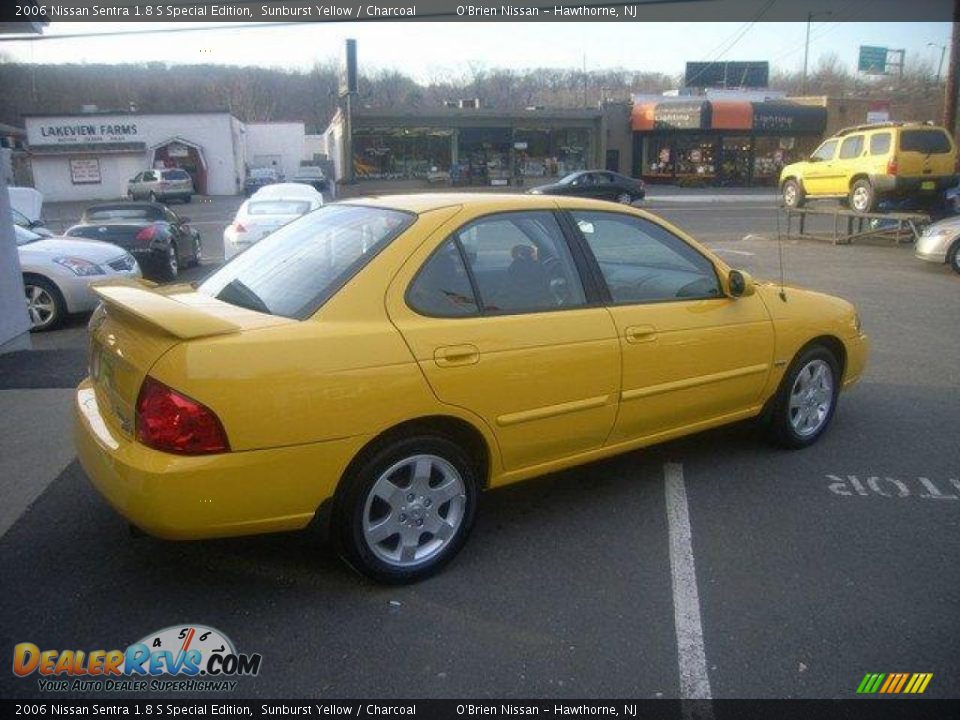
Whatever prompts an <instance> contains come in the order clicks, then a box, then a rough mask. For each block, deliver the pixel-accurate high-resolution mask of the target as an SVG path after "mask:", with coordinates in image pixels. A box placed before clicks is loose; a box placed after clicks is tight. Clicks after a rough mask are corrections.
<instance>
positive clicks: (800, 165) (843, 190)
mask: <svg viewBox="0 0 960 720" xmlns="http://www.w3.org/2000/svg"><path fill="white" fill-rule="evenodd" d="M958 176H960V167H958V164H957V148H956V145H955V144H954V142H953V138H952V137H950V133H948V132H947V131H946V130H944V129H943V128H941V127H937V126H935V125H928V124H925V123H876V124H872V125H857V126H856V127H851V128H846V129H845V130H841V131H840V132H838V133H837V134H836V135H834V136H833V137H831V138H829V139H827V140H825V141H824V142H823V143H822V144H821V145H820V147H818V148H817V149H816V150H815V151H814V153H813V154H812V155H811V156H810V159H809V160H804V161H802V162H796V163H792V164H791V165H787V166H786V167H784V168H783V170H782V171H781V172H780V190H781V193H782V194H783V204H784V205H785V206H786V207H788V208H799V207H803V205H804V203H805V202H806V201H807V200H810V199H818V198H839V199H841V200H843V201H846V202H848V203H849V205H850V207H851V209H853V210H854V211H856V212H860V213H868V212H873V211H874V210H875V209H876V207H877V204H878V203H879V202H880V201H881V200H882V199H889V198H904V197H911V196H912V197H916V198H918V199H920V200H922V201H923V202H924V203H925V204H928V205H932V204H942V203H943V202H944V201H945V198H944V193H945V191H947V190H948V189H949V188H951V187H953V186H955V185H956V184H957V180H958Z"/></svg>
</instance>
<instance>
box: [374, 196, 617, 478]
mask: <svg viewBox="0 0 960 720" xmlns="http://www.w3.org/2000/svg"><path fill="white" fill-rule="evenodd" d="M578 251H579V248H578ZM579 257H580V259H579V260H577V259H575V256H574V254H573V253H572V252H571V249H570V247H569V246H568V242H567V238H566V237H565V236H564V233H563V231H562V230H561V224H560V222H559V220H558V218H557V216H556V214H555V212H554V210H550V209H544V210H537V211H523V212H504V213H497V214H493V215H487V216H483V217H460V218H455V219H454V221H452V222H451V223H450V224H448V225H447V226H446V227H445V228H444V229H443V231H442V235H441V237H438V238H436V239H435V240H433V241H428V242H426V243H424V245H423V246H421V248H420V249H419V250H418V251H417V252H416V253H415V254H414V255H413V256H412V257H411V259H410V260H409V261H408V263H407V264H406V265H405V266H404V268H403V269H402V270H401V271H400V273H398V275H397V277H396V279H395V280H394V282H393V284H392V285H391V288H390V290H389V292H388V297H387V309H388V312H389V313H390V317H391V319H392V320H393V322H394V323H395V325H396V326H397V328H398V329H399V330H400V332H401V333H402V334H403V337H404V338H405V339H406V341H407V344H408V345H409V347H410V349H411V351H412V352H413V354H414V356H415V357H416V360H417V362H418V363H419V365H420V367H421V369H422V370H423V373H424V376H425V377H426V379H427V381H428V382H429V384H430V387H431V388H432V389H433V392H434V393H435V394H436V396H437V398H438V399H439V400H440V401H441V402H443V403H447V404H450V405H456V406H459V407H461V408H466V409H467V410H469V411H471V412H472V413H474V414H475V415H477V416H479V417H480V418H482V420H483V422H484V423H486V425H487V426H488V427H489V428H490V430H491V431H492V432H493V434H494V435H495V437H496V439H497V443H498V446H499V449H500V454H501V457H502V460H503V464H504V467H505V469H506V470H507V472H508V473H509V472H510V471H512V470H519V469H522V468H527V467H531V466H536V465H541V464H544V463H548V462H551V461H553V460H557V459H560V458H564V457H568V456H571V455H576V454H579V453H583V452H587V451H590V450H593V449H597V448H600V447H601V446H602V445H603V442H604V440H605V439H606V437H607V435H608V434H609V432H610V430H611V429H612V427H613V423H614V420H615V418H616V413H617V403H618V397H619V392H620V349H619V343H618V340H617V333H616V328H615V327H614V325H613V321H612V319H611V317H610V314H609V313H608V312H607V311H606V309H605V308H604V307H602V306H601V305H600V304H599V303H598V298H597V296H596V288H595V287H593V286H591V285H589V284H584V282H583V280H582V276H581V267H580V266H581V265H582V264H583V257H582V255H580V256H579Z"/></svg>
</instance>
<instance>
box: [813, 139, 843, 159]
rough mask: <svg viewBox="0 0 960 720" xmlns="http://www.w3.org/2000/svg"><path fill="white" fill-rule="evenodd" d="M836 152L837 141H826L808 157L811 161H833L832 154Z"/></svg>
mask: <svg viewBox="0 0 960 720" xmlns="http://www.w3.org/2000/svg"><path fill="white" fill-rule="evenodd" d="M836 151H837V141H836V140H827V141H826V142H825V143H824V144H823V145H821V146H820V147H818V148H817V149H816V151H814V153H813V155H811V156H810V157H811V159H812V160H833V154H834V153H835V152H836Z"/></svg>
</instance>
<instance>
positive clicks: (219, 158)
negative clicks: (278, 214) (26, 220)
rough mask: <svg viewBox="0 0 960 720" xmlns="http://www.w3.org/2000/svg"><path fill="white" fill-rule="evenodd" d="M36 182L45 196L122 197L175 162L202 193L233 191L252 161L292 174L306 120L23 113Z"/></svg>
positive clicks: (253, 164) (50, 198) (299, 159)
mask: <svg viewBox="0 0 960 720" xmlns="http://www.w3.org/2000/svg"><path fill="white" fill-rule="evenodd" d="M26 132H27V152H28V156H29V158H30V164H31V168H32V172H33V181H34V187H36V189H37V190H39V191H40V192H42V193H43V195H44V199H45V200H46V201H62V200H104V199H113V198H119V197H123V196H124V195H125V194H126V187H127V181H128V180H130V178H132V177H133V176H135V175H136V174H137V173H139V172H142V171H143V170H146V169H149V168H158V167H178V168H182V169H183V170H186V171H187V172H188V173H189V174H190V177H191V178H192V179H193V186H194V190H195V191H196V192H197V194H200V195H235V194H236V193H238V192H239V191H240V190H241V188H242V186H243V180H244V178H245V177H246V174H247V173H248V172H249V170H250V169H251V168H253V167H261V166H270V167H275V168H278V169H280V170H281V171H282V172H283V173H284V174H285V175H288V176H289V175H292V174H293V173H295V172H296V169H297V168H298V167H299V166H300V163H301V162H302V161H303V160H305V157H304V153H305V147H306V144H305V132H304V125H303V123H276V124H274V123H262V124H252V123H251V124H244V123H242V122H241V121H240V120H238V119H237V118H235V117H234V116H233V115H231V114H230V113H228V112H200V113H154V114H146V113H144V114H140V113H101V112H92V113H82V114H79V115H33V116H28V117H27V118H26Z"/></svg>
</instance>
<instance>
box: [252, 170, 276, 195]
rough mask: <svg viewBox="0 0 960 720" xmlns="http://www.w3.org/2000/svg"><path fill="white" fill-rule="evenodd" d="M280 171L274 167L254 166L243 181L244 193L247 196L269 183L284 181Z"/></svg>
mask: <svg viewBox="0 0 960 720" xmlns="http://www.w3.org/2000/svg"><path fill="white" fill-rule="evenodd" d="M282 180H283V178H281V176H280V173H279V172H277V170H276V169H274V168H253V169H252V170H251V171H250V174H249V175H247V179H246V180H244V181H243V194H244V195H246V196H247V197H250V196H251V195H253V194H254V193H255V192H256V191H257V190H259V189H260V188H262V187H266V186H267V185H273V184H274V183H278V182H282Z"/></svg>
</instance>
